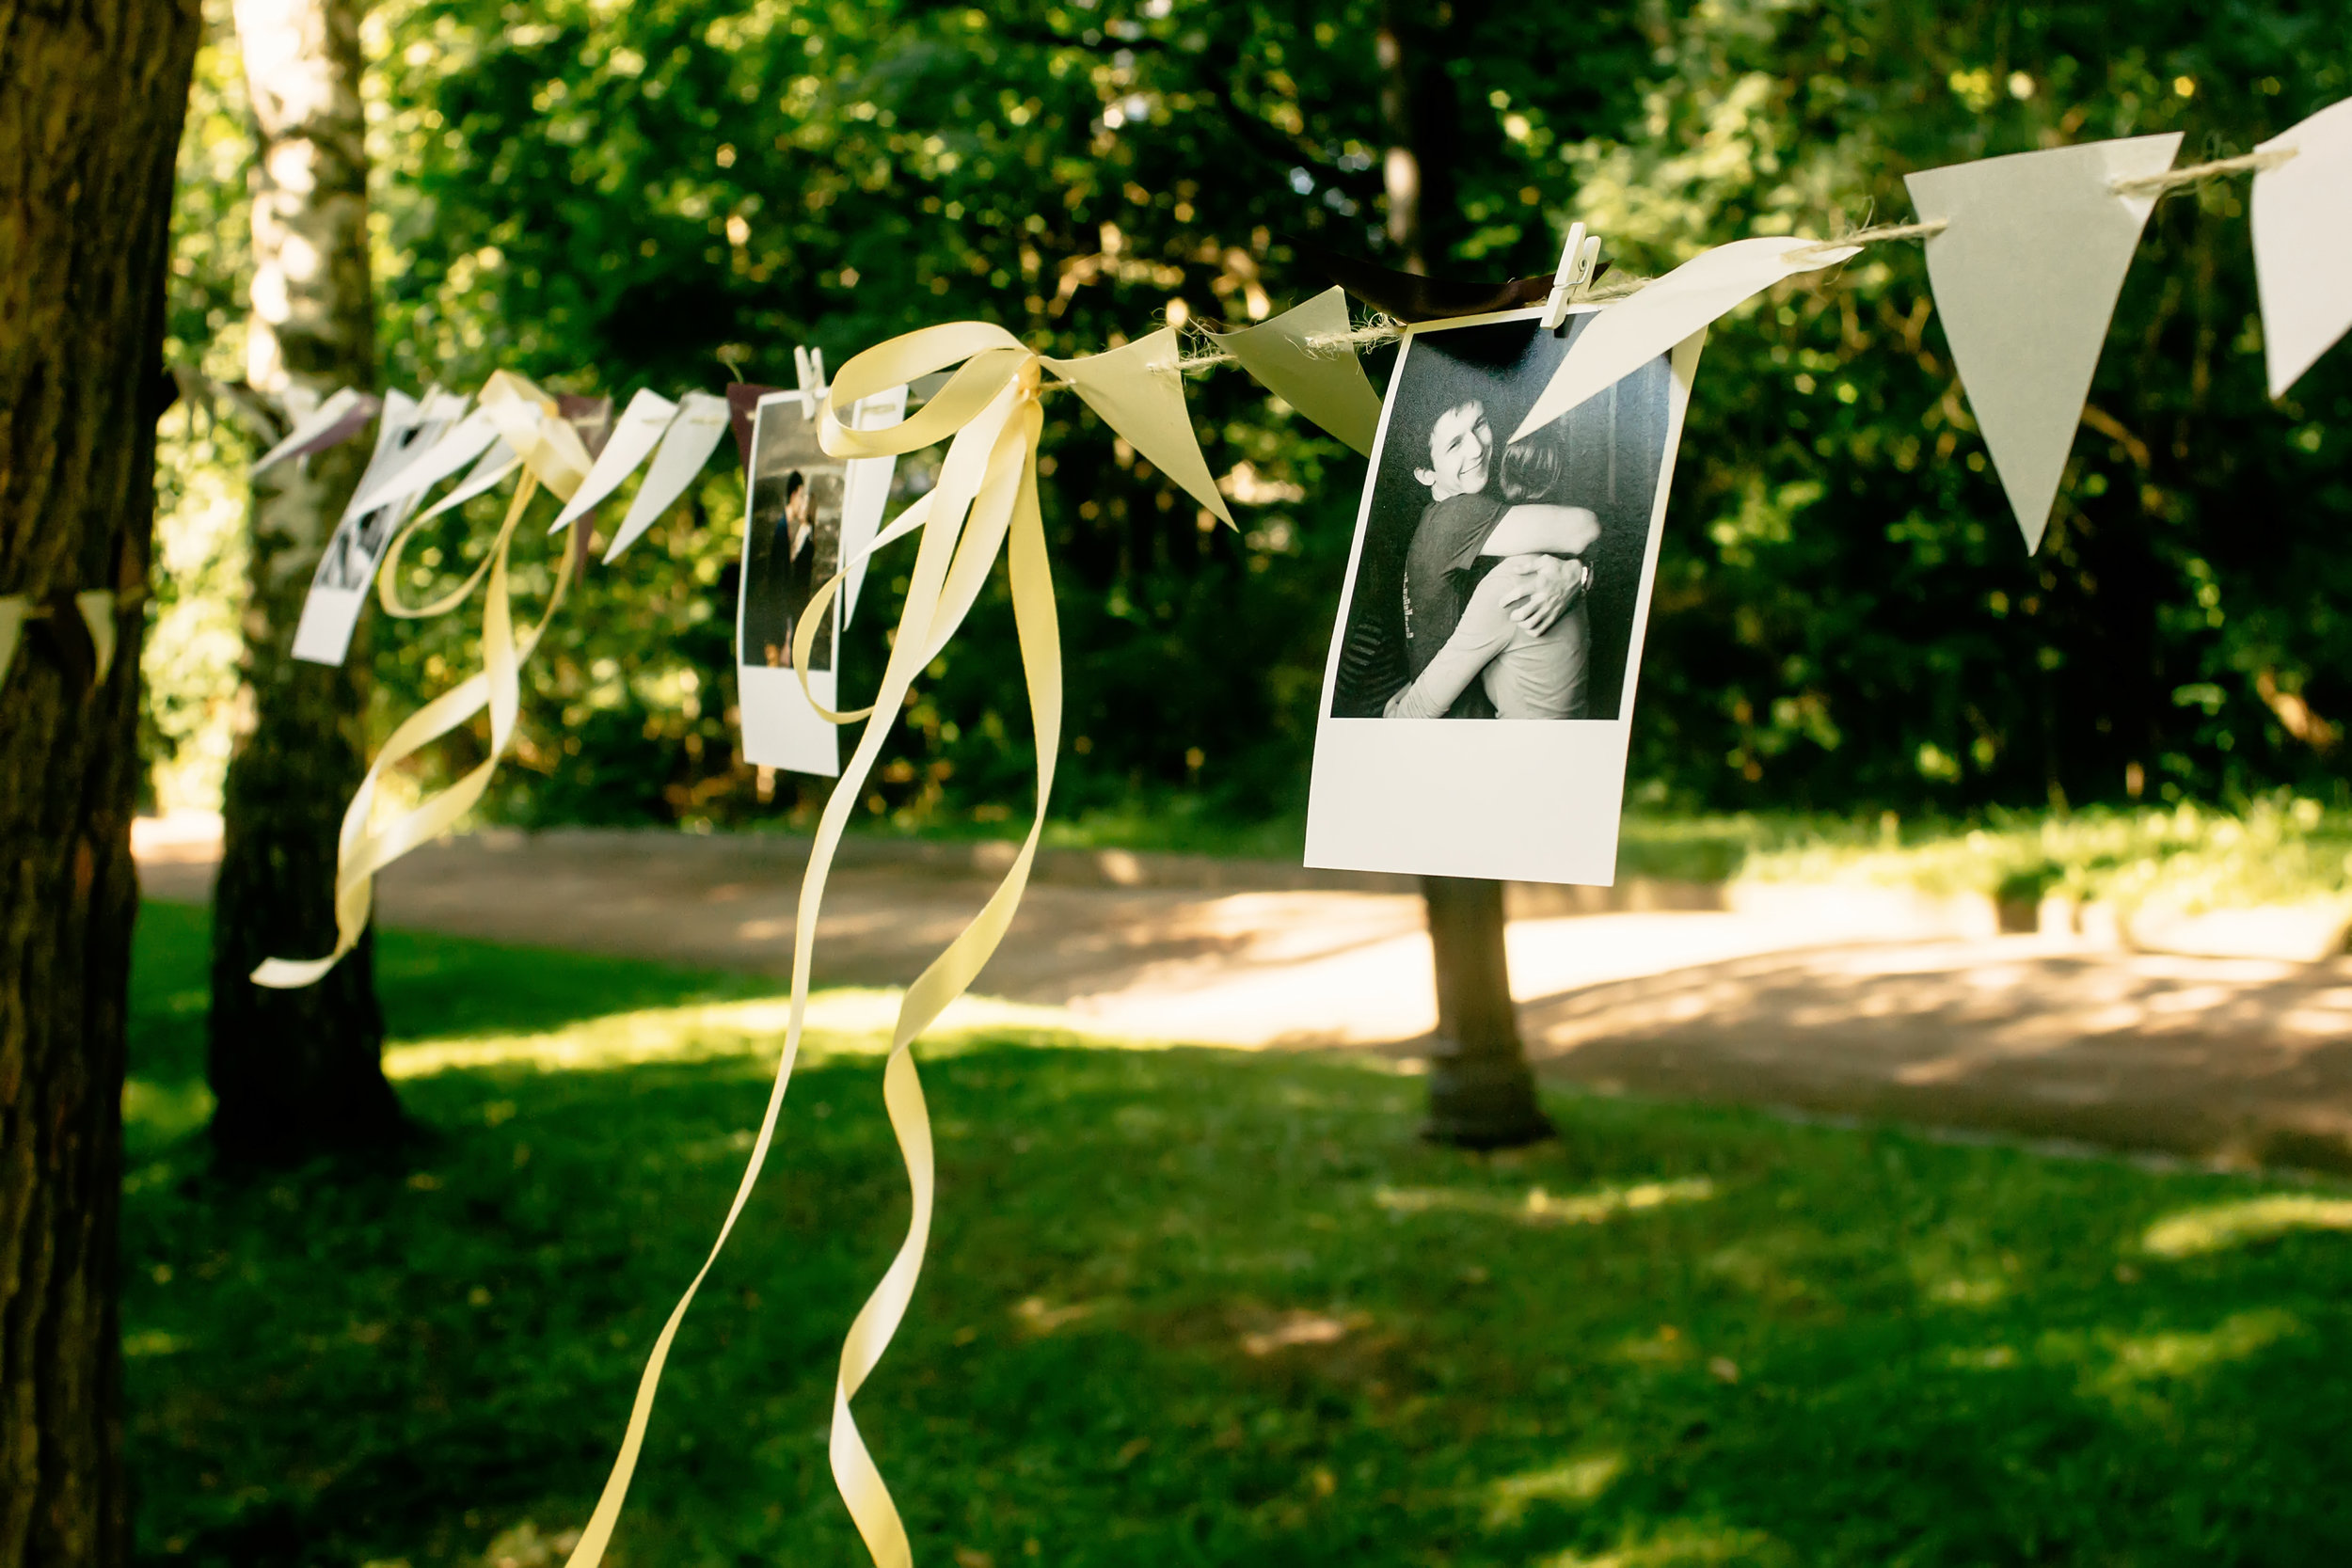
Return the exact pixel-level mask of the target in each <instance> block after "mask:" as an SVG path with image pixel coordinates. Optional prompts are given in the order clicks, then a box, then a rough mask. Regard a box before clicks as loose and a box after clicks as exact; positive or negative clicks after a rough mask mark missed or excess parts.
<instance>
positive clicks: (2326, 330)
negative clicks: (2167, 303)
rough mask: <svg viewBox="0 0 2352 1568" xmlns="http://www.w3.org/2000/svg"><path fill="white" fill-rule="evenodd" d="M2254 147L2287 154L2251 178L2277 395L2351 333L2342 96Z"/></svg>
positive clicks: (2347, 104)
mask: <svg viewBox="0 0 2352 1568" xmlns="http://www.w3.org/2000/svg"><path fill="white" fill-rule="evenodd" d="M2256 151H2258V152H2273V153H2276V152H2284V153H2289V154H2291V156H2290V157H2288V158H2287V159H2286V161H2285V162H2283V163H2280V164H2276V165H2273V166H2271V167H2268V168H2265V169H2263V170H2261V171H2259V172H2257V173H2256V174H2255V176H2254V198H2253V205H2254V221H2253V229H2254V276H2255V280H2256V282H2257V284H2258V286H2259V288H2260V290H2261V295H2262V309H2263V357H2264V360H2265V365H2266V368H2267V369H2268V371H2269V374H2270V395H2271V396H2272V397H2274V398H2277V397H2284V396H2286V391H2287V388H2290V387H2292V386H2294V385H2295V383H2296V380H2297V379H2298V378H2300V377H2301V375H2302V374H2303V372H2305V371H2307V370H2310V369H2311V368H2312V364H2313V363H2314V362H2315V361H2316V360H2317V359H2318V358H2319V356H2321V355H2323V354H2325V353H2327V352H2328V349H2329V348H2331V347H2333V346H2334V345H2335V343H2336V341H2337V340H2338V339H2340V338H2342V337H2343V336H2344V333H2345V331H2346V330H2352V98H2347V99H2345V100H2344V101H2343V102H2342V103H2335V104H2331V105H2329V106H2328V107H2327V108H2325V109H2322V110H2320V111H2319V113H2317V114H2315V115H2313V116H2312V118H2311V119H2307V120H2304V121H2303V122H2302V123H2301V124H2299V125H2297V126H2296V127H2295V128H2294V129H2292V130H2290V131H2288V132H2286V133H2285V134H2284V135H2278V136H2273V137H2272V138H2271V139H2270V140H2268V141H2266V142H2265V143H2263V144H2262V146H2261V147H2259V148H2257V149H2256Z"/></svg>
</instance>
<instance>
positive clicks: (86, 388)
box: [0, 0, 199, 1568]
mask: <svg viewBox="0 0 2352 1568" xmlns="http://www.w3.org/2000/svg"><path fill="white" fill-rule="evenodd" d="M198 32H199V17H198V13H197V8H196V6H195V5H194V3H193V0H58V3H42V4H33V3H29V0H0V595H13V594H23V595H24V596H25V597H26V598H27V599H28V600H29V601H30V602H31V604H32V606H33V609H34V613H35V615H36V616H37V617H38V618H37V619H35V620H34V621H32V623H31V624H30V626H29V627H28V630H27V634H26V636H25V638H24V641H23V643H22V644H21V645H20V646H19V647H18V648H17V649H16V655H15V658H14V659H13V661H12V663H11V666H10V667H9V668H8V671H7V672H6V673H5V674H0V1568H24V1565H29V1564H40V1565H41V1568H86V1565H94V1568H115V1565H117V1564H119V1563H121V1562H122V1561H123V1560H125V1558H126V1556H127V1553H128V1548H129V1527H128V1511H127V1510H126V1508H125V1506H124V1495H123V1478H122V1462H121V1413H120V1409H119V1401H120V1386H121V1349H120V1344H119V1340H120V1338H121V1335H120V1326H119V1320H118V1315H117V1312H118V1309H117V1303H118V1299H119V1297H118V1292H117V1279H116V1274H117V1264H116V1256H115V1255H116V1245H117V1243H116V1236H117V1217H118V1213H119V1203H120V1195H121V1188H122V1169H121V1164H122V1156H121V1149H122V1073H123V1049H124V1040H123V1029H124V1013H125V1010H126V1005H127V1001H128V988H129V980H130V958H131V922H132V919H133V917H134V915H135V913H136V911H137V908H138V884H137V880H136V878H135V873H134V871H133V869H132V864H131V814H132V811H133V809H134V806H135V800H136V795H137V784H138V771H139V767H138V744H137V735H138V710H139V692H138V681H139V674H138V671H139V660H138V650H139V641H140V630H141V627H142V626H143V625H144V621H145V618H144V616H143V614H142V613H141V611H142V608H143V606H142V603H141V601H142V599H143V598H144V595H145V592H146V584H147V571H148V559H149V553H150V547H151V541H152V535H153V529H154V513H155V489H154V460H155V419H156V416H157V415H158V414H160V413H161V412H162V410H163V407H164V405H165V404H167V402H168V395H167V391H166V390H165V388H168V386H169V382H168V380H167V378H166V377H165V376H164V375H163V373H162V372H163V363H162V351H163V324H164V268H165V264H166V261H167V231H168V229H169V225H170V219H171V181H172V165H173V159H174V155H175V153H176V151H177V150H178V145H179V140H180V123H181V119H182V117H183V114H184V113H185V111H186V107H187V100H188V77H189V72H190V69H191V67H192V65H193V63H194V61H195V58H196V44H197V37H198ZM99 590H112V591H113V592H114V593H115V594H117V595H118V598H117V601H116V606H115V608H114V609H113V610H111V611H109V612H103V613H102V614H101V617H100V621H101V625H102V626H103V625H104V623H105V622H106V621H107V620H108V619H111V622H112V626H111V630H112V631H113V632H114V633H115V634H116V641H117V643H118V646H117V648H116V650H115V655H114V657H113V659H112V660H111V662H110V664H109V666H108V668H107V670H106V673H105V674H104V675H103V678H98V677H97V660H96V658H95V657H94V656H95V652H96V648H97V645H98V641H99V640H97V639H93V638H92V636H91V635H90V634H89V632H87V630H85V629H84V622H83V620H82V618H81V616H80V614H79V613H78V612H77V610H76V609H75V606H74V601H73V595H74V594H77V593H87V592H93V591H99Z"/></svg>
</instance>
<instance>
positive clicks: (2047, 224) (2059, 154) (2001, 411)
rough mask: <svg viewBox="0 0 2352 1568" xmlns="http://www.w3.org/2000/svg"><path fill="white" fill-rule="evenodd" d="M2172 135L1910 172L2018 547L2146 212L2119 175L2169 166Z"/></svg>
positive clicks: (2068, 431) (2054, 476) (1931, 281)
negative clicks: (1934, 226) (1935, 229)
mask: <svg viewBox="0 0 2352 1568" xmlns="http://www.w3.org/2000/svg"><path fill="white" fill-rule="evenodd" d="M2180 145H2181V137H2180V133H2179V132H2177V131H2175V132H2169V133H2167V134H2166V135H2160V136H2134V137H2131V138H2130V139H2128V140H2125V141H2103V142H2090V143H2088V144H2086V145H2084V146H2081V147H2058V148H2052V149H2050V150H2046V151H2042V152H2017V153H2011V154H2010V156H2008V157H2006V158H1986V159H1982V160H1980V161H1979V162H1977V163H1973V164H1954V165H1952V166H1949V167H1947V168H1933V169H1927V170H1923V171H1922V172H1920V173H1917V174H1913V175H1907V176H1905V177H1904V183H1905V184H1907V185H1909V186H1910V187H1911V199H1912V201H1913V202H1914V204H1915V205H1916V206H1917V207H1918V209H1919V216H1920V217H1921V218H1922V219H1923V220H1925V221H1927V222H1930V223H1932V222H1934V221H1936V220H1937V219H1939V218H1940V219H1942V220H1944V222H1945V223H1946V225H1947V228H1946V229H1945V230H1944V231H1943V232H1942V233H1940V234H1937V235H1935V236H1934V237H1933V238H1931V239H1930V240H1929V241H1928V247H1927V248H1928V285H1929V287H1930V288H1931V290H1933V291H1934V293H1935V311H1936V314H1937V315H1939V316H1941V317H1942V318H1943V321H1944V337H1945V340H1946V341H1947V342H1949V343H1950V344H1951V349H1952V361H1953V363H1954V364H1955V365H1956V366H1957V367H1958V368H1959V371H1960V381H1961V386H1962V387H1963V388H1964V389H1965V390H1966V392H1967V394H1968V406H1969V408H1970V409H1971V410H1973V411H1974V412H1975V414H1976V417H1977V427H1978V428H1979V430H1981V431H1983V433H1984V444H1985V446H1986V448H1987V449H1989V450H1990V451H1991V452H1992V453H1993V467H1994V469H1995V470H1997V471H1998V472H1999V474H2000V478H2001V488H2002V489H2003V490H2004V491H2005V492H2006V493H2007V494H2008V496H2009V504H2010V510H2012V511H2013V512H2015V513H2016V514H2017V526H2018V527H2019V528H2021V529H2023V530H2024V531H2025V533H2026V548H2027V549H2028V550H2035V549H2040V548H2041V547H2042V531H2043V530H2045V529H2046V528H2048V527H2049V524H2050V509H2051V507H2052V506H2054V505H2056V504H2057V501H2058V482H2059V480H2060V479H2062V478H2063V477H2064V476H2065V473H2066V459H2067V455H2068V454H2069V453H2070V452H2072V451H2074V429H2075V427H2076V426H2077V425H2079V424H2080V423H2081V422H2082V417H2083V404H2085V403H2086V402H2088V401H2089V400H2090V380H2091V377H2092V376H2093V375H2094V374H2095V373H2097V372H2098V369H2099V352H2100V350H2101V349H2103V348H2105V347H2106V341H2107V323H2108V322H2109V321H2110V320H2112V319H2113V318H2114V315H2115V302H2116V300H2117V299H2118V298H2119V297H2121V296H2122V293H2123V275H2124V274H2125V273H2126V272H2128V271H2130V270H2131V264H2132V253H2133V252H2134V251H2135V250H2137V249H2138V248H2139V235H2140V230H2142V229H2144V228H2146V227H2147V223H2148V214H2150V213H2152V212H2153V211H2154V210H2155V205H2156V198H2154V197H2153V196H2125V195H2122V194H2121V193H2119V192H2118V191H2116V190H2115V189H2114V184H2115V182H2117V181H2122V180H2137V179H2144V178H2146V177H2147V176H2149V175H2153V174H2161V173H2163V172H2164V171H2165V170H2166V169H2168V168H2170V167H2171V166H2172V155H2173V153H2175V152H2176V151H2178V150H2180Z"/></svg>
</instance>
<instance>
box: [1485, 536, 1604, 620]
mask: <svg viewBox="0 0 2352 1568" xmlns="http://www.w3.org/2000/svg"><path fill="white" fill-rule="evenodd" d="M1592 582H1593V569H1592V568H1591V567H1590V566H1588V565H1586V564H1585V563H1584V562H1581V561H1563V560H1561V559H1560V558H1559V557H1558V556H1552V555H1515V556H1510V557H1507V558H1505V559H1504V561H1503V562H1502V564H1501V565H1499V566H1497V567H1496V568H1495V569H1494V570H1493V571H1491V572H1489V573H1487V574H1486V581H1485V582H1482V583H1480V584H1479V585H1478V592H1477V593H1476V594H1471V595H1470V603H1471V604H1472V605H1475V604H1476V603H1477V602H1478V600H1479V598H1480V596H1481V595H1483V594H1486V591H1487V589H1488V588H1489V587H1490V586H1492V585H1494V584H1497V583H1500V584H1502V586H1501V587H1500V588H1499V589H1497V590H1496V592H1497V593H1498V594H1500V595H1501V605H1502V610H1504V612H1505V613H1507V614H1508V615H1509V616H1510V618H1511V619H1512V620H1513V621H1515V622H1517V623H1518V625H1519V626H1521V627H1522V628H1523V629H1524V630H1525V631H1526V632H1527V633H1528V635H1530V636H1531V637H1541V636H1543V635H1544V633H1546V632H1548V631H1549V630H1550V629H1551V628H1552V626H1554V625H1555V624H1557V623H1558V621H1559V619H1560V617H1561V616H1563V615H1565V614H1566V613H1567V612H1568V609H1569V607H1570V606H1572V605H1574V604H1575V603H1576V600H1577V596H1578V595H1579V594H1582V593H1583V592H1585V590H1587V589H1588V588H1590V587H1591V586H1592ZM1468 615H1469V611H1468V610H1465V611H1464V616H1465V618H1466V619H1467V618H1468Z"/></svg>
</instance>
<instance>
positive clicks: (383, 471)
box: [294, 388, 466, 664]
mask: <svg viewBox="0 0 2352 1568" xmlns="http://www.w3.org/2000/svg"><path fill="white" fill-rule="evenodd" d="M465 412H466V400H465V399H463V398H461V397H457V396H454V395H453V394H451V393H448V392H444V391H442V390H440V389H439V388H434V389H432V390H430V391H428V392H426V393H425V395H424V397H423V399H422V401H421V402H420V401H418V400H416V399H412V398H410V397H408V396H407V395H406V394H405V393H403V392H399V391H392V392H388V393H387V394H385V399H384V412H383V421H382V423H381V424H380V425H379V426H378V427H377V431H376V439H375V452H374V454H373V456H372V457H370V458H369V459H368V467H367V471H366V472H365V473H364V474H363V475H361V477H360V480H359V484H358V489H356V490H355V491H353V492H352V498H353V502H354V504H355V505H356V504H357V502H358V499H360V498H361V497H363V496H364V495H366V493H367V492H368V490H369V489H370V488H371V487H373V486H374V485H375V484H377V483H380V482H382V481H383V480H385V479H388V478H389V477H390V476H391V475H393V474H395V473H397V472H399V471H400V469H401V468H402V467H405V466H406V465H407V464H409V463H411V462H413V461H414V460H416V459H417V458H419V457H421V456H422V455H423V454H424V453H425V452H427V451H431V450H432V449H433V446H434V443H436V442H437V441H438V440H440V438H441V437H442V436H443V435H445V434H446V433H447V432H448V431H449V429H450V427H451V426H452V425H453V424H455V423H456V422H457V420H459V419H460V418H462V417H463V416H464V414H465ZM416 509H417V497H416V496H415V495H413V494H412V495H407V496H404V497H402V498H401V499H398V500H392V501H387V502H386V503H384V504H383V505H382V506H379V507H376V508H374V509H373V511H370V512H366V513H358V512H353V511H346V512H345V513H344V514H343V517H342V521H341V522H339V523H338V524H336V526H335V531H334V533H333V534H332V535H330V536H329V537H328V539H327V541H326V553H325V554H323V555H321V556H320V557H319V564H318V572H317V574H316V575H315V576H314V577H313V578H311V579H310V594H308V595H307V596H306V597H305V598H304V599H303V601H302V619H301V621H300V623H299V624H298V625H297V626H295V628H294V657H296V658H299V659H303V660H306V661H307V662H309V663H312V664H341V663H342V661H343V658H344V657H345V656H346V655H347V654H348V653H349V652H350V651H351V637H352V633H353V631H354V630H356V629H357V628H358V624H359V612H360V610H362V609H363V608H364V607H365V605H366V601H367V595H368V587H369V585H370V584H371V583H373V581H374V580H375V568H376V566H377V564H378V563H379V562H382V561H383V559H384V552H385V551H386V550H388V549H389V548H390V547H391V544H392V535H393V534H395V533H397V532H399V531H400V527H401V525H402V524H403V523H405V522H406V521H407V520H408V518H409V516H410V515H412V514H414V513H415V511H416Z"/></svg>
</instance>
